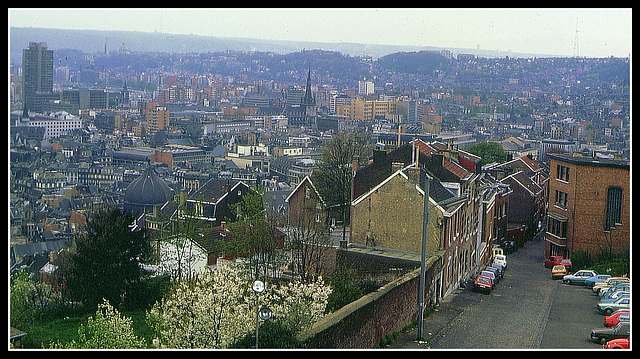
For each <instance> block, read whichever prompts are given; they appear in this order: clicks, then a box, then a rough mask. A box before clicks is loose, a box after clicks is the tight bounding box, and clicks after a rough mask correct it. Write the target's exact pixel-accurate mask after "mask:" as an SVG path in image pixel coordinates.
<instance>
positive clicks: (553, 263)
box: [544, 256, 564, 268]
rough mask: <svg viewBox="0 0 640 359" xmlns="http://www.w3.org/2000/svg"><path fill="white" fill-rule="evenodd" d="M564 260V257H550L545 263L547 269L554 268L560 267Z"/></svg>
mask: <svg viewBox="0 0 640 359" xmlns="http://www.w3.org/2000/svg"><path fill="white" fill-rule="evenodd" d="M563 259H564V258H562V256H550V257H549V258H547V259H546V260H545V261H544V266H545V267H546V268H553V266H557V265H560V263H562V260H563Z"/></svg>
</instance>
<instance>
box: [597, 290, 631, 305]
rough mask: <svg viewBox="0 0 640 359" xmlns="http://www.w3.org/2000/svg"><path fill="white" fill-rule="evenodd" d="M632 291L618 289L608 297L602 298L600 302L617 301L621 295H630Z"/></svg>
mask: <svg viewBox="0 0 640 359" xmlns="http://www.w3.org/2000/svg"><path fill="white" fill-rule="evenodd" d="M630 296H631V293H629V292H628V291H626V290H618V291H615V292H611V293H610V294H608V295H607V296H606V297H603V298H600V302H602V303H611V302H615V301H616V300H617V299H618V298H620V297H630Z"/></svg>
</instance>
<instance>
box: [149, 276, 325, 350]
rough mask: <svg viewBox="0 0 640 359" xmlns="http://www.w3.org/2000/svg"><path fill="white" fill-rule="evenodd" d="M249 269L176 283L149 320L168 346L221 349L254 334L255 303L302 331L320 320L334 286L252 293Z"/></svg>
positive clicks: (296, 284)
mask: <svg viewBox="0 0 640 359" xmlns="http://www.w3.org/2000/svg"><path fill="white" fill-rule="evenodd" d="M252 282H253V280H252V279H251V277H250V275H249V272H248V271H247V270H246V268H245V267H242V266H240V265H238V264H227V265H221V266H218V268H217V269H216V270H213V271H208V272H205V273H204V274H202V275H201V276H199V277H198V278H197V280H194V281H190V282H187V281H182V282H180V283H176V286H175V288H174V290H172V291H171V293H170V295H168V296H166V297H165V298H164V299H163V300H162V301H161V302H159V303H157V304H156V305H154V306H153V308H152V309H151V310H150V311H149V312H148V315H147V318H148V322H149V324H150V326H151V327H153V328H154V329H155V330H156V333H157V335H158V342H159V343H160V346H161V347H163V348H175V349H181V348H182V349H186V348H189V349H195V348H200V349H204V348H208V349H216V348H218V349H222V348H228V347H233V346H234V345H235V344H234V343H237V342H238V341H239V340H241V339H242V338H244V337H245V336H246V334H247V333H251V332H253V331H255V325H256V321H255V320H256V317H255V315H256V309H257V307H256V304H258V300H257V299H259V305H260V306H263V305H267V306H269V308H271V310H272V312H273V317H272V319H270V320H276V321H279V322H280V323H281V324H282V325H283V326H284V327H285V328H286V329H287V330H288V331H291V332H293V333H299V332H300V331H302V330H304V329H306V328H308V327H309V325H311V324H312V323H313V322H315V321H317V320H318V319H319V318H321V317H322V316H323V315H324V313H325V309H326V304H327V297H328V296H329V294H330V293H331V288H330V287H328V286H325V285H324V282H322V280H321V279H319V280H317V281H315V282H313V283H302V282H301V281H293V282H289V283H284V284H281V285H278V284H275V283H274V284H272V283H269V282H267V283H266V288H265V291H264V292H262V293H260V294H259V298H258V297H256V296H257V295H258V294H256V293H254V292H253V290H251V284H252Z"/></svg>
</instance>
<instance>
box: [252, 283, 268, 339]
mask: <svg viewBox="0 0 640 359" xmlns="http://www.w3.org/2000/svg"><path fill="white" fill-rule="evenodd" d="M251 288H252V289H253V291H254V292H255V293H256V335H255V345H254V346H253V347H254V348H255V349H258V328H260V319H262V320H263V321H264V320H269V319H270V318H271V315H272V314H273V313H272V312H271V309H269V307H267V306H266V305H265V306H263V307H260V296H259V294H260V293H262V292H263V291H264V283H263V282H262V281H260V280H256V281H255V282H253V285H252V286H251Z"/></svg>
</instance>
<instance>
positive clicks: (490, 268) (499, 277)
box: [482, 266, 502, 284]
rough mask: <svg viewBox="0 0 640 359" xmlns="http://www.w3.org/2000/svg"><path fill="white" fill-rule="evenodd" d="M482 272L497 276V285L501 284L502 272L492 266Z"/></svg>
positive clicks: (486, 267)
mask: <svg viewBox="0 0 640 359" xmlns="http://www.w3.org/2000/svg"><path fill="white" fill-rule="evenodd" d="M482 270H485V271H489V272H492V273H493V274H494V275H495V276H496V284H498V283H500V279H502V276H501V275H500V270H499V269H497V268H494V267H491V266H485V267H484V268H482Z"/></svg>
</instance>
